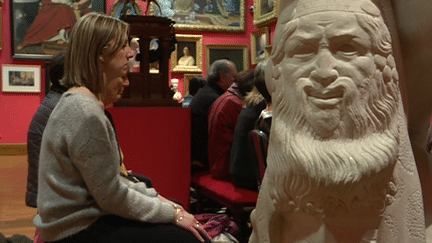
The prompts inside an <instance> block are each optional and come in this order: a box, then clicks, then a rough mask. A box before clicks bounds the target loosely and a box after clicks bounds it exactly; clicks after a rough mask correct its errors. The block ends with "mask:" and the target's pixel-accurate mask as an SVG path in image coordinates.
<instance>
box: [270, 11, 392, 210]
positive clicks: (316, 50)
mask: <svg viewBox="0 0 432 243" xmlns="http://www.w3.org/2000/svg"><path fill="white" fill-rule="evenodd" d="M275 36H278V37H277V38H276V37H275V38H276V41H275V44H274V51H273V53H272V57H271V58H270V59H269V65H267V67H266V74H268V75H267V76H266V84H267V85H268V86H269V90H270V91H271V94H272V101H273V121H272V127H271V136H270V144H269V152H268V158H267V160H268V167H267V169H266V177H268V178H275V179H274V182H272V183H274V184H275V186H274V188H275V190H274V191H275V192H274V198H283V197H285V196H286V200H294V199H293V198H296V199H295V200H298V202H296V203H297V205H299V206H300V207H303V206H305V207H308V206H307V205H309V204H313V201H314V200H315V199H317V198H319V200H322V201H320V202H319V203H317V211H320V209H319V207H324V205H329V206H328V207H331V206H330V204H328V200H333V199H334V200H335V201H337V202H339V201H344V200H348V201H344V202H343V203H347V205H348V206H347V207H351V206H353V205H351V202H353V201H351V200H352V199H353V198H355V197H357V196H359V195H363V193H365V191H368V190H369V189H370V190H372V189H373V190H378V191H379V190H381V189H382V187H378V186H376V185H377V184H376V183H381V182H384V184H380V185H381V186H383V185H384V186H385V185H386V184H385V183H387V182H388V176H389V175H391V173H390V172H391V171H392V166H393V165H394V163H395V161H396V158H397V153H398V133H397V131H398V130H397V120H396V119H395V118H397V110H398V97H399V90H398V76H397V70H396V67H395V63H394V59H393V56H392V54H391V42H390V35H389V33H388V31H387V29H386V26H385V25H384V22H383V20H382V19H381V18H380V17H379V16H375V17H373V16H370V15H367V14H362V13H356V14H353V13H351V12H343V11H334V12H332V11H322V12H317V13H312V14H308V15H305V16H302V17H299V18H296V19H293V20H291V21H290V22H288V23H285V24H279V25H278V26H277V27H276V31H275ZM349 183H353V184H355V185H358V187H356V189H354V187H350V186H346V185H347V184H349ZM358 183H360V184H358ZM362 183H365V184H362ZM320 186H322V187H321V189H322V188H327V187H328V188H331V187H334V188H335V187H338V188H339V189H338V190H339V192H340V193H341V194H340V195H336V196H335V195H331V191H326V190H321V189H319V188H320ZM374 186H375V187H374ZM312 188H314V189H312ZM344 190H346V195H348V196H347V197H350V196H352V195H354V196H353V198H349V199H347V198H345V199H343V200H339V198H338V197H339V196H342V195H345V191H344ZM378 191H377V193H378V194H379V192H378ZM342 192H344V193H342ZM348 192H349V193H348ZM272 193H273V192H272ZM327 193H330V194H327ZM283 195H285V196H283ZM291 196H292V197H291ZM314 197H316V198H314ZM333 197H335V198H333ZM359 197H361V196H359ZM312 198H313V199H312ZM377 198H378V199H377V200H378V202H382V201H381V200H382V198H381V197H380V196H377ZM278 200H279V199H278ZM317 200H318V199H317ZM282 201H283V200H282ZM372 201H373V200H372ZM315 202H318V201H315ZM368 203H370V202H368ZM373 203H375V202H373ZM373 203H372V204H373ZM332 205H333V204H332ZM336 205H337V204H336ZM326 207H327V206H326ZM334 208H335V209H336V210H337V207H336V206H335V207H334Z"/></svg>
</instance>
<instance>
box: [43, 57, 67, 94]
mask: <svg viewBox="0 0 432 243" xmlns="http://www.w3.org/2000/svg"><path fill="white" fill-rule="evenodd" d="M64 60H65V53H64V52H62V53H60V54H58V55H56V56H55V57H54V58H53V60H52V61H51V64H50V66H49V71H48V72H49V80H50V82H51V87H50V89H51V90H54V91H56V92H59V93H63V92H65V91H66V90H67V88H66V87H63V86H62V85H61V84H60V82H59V81H60V79H61V78H63V74H64Z"/></svg>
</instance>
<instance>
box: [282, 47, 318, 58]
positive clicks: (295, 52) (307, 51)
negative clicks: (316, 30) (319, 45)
mask: <svg viewBox="0 0 432 243" xmlns="http://www.w3.org/2000/svg"><path fill="white" fill-rule="evenodd" d="M316 52H317V50H316V48H314V47H313V46H312V45H307V44H299V45H297V46H295V48H293V49H292V50H291V51H290V52H289V54H290V56H291V57H293V58H300V59H307V58H310V57H312V56H314V55H315V54H316Z"/></svg>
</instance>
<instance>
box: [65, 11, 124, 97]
mask: <svg viewBox="0 0 432 243" xmlns="http://www.w3.org/2000/svg"><path fill="white" fill-rule="evenodd" d="M128 33H129V25H128V24H127V23H125V22H123V21H121V20H119V19H116V18H113V17H111V16H108V15H104V14H100V13H89V14H86V15H84V16H83V17H81V18H80V19H79V20H78V22H77V23H76V24H75V26H74V27H73V29H72V33H71V36H70V39H69V43H68V46H67V51H66V57H65V74H64V78H63V79H62V80H61V81H60V82H61V84H62V85H63V86H65V87H68V88H70V87H76V86H85V87H87V88H88V89H89V90H90V91H91V92H93V93H94V94H95V95H97V94H99V93H101V92H102V90H103V87H104V80H103V72H102V63H101V62H100V56H101V54H102V51H103V50H105V49H107V48H108V47H109V44H110V42H112V44H111V45H112V47H111V48H110V49H107V51H108V52H107V53H106V54H107V56H111V55H113V54H115V53H117V52H118V51H119V50H120V49H121V48H122V47H123V46H124V45H125V44H127V41H128V39H127V38H126V37H125V36H127V35H128Z"/></svg>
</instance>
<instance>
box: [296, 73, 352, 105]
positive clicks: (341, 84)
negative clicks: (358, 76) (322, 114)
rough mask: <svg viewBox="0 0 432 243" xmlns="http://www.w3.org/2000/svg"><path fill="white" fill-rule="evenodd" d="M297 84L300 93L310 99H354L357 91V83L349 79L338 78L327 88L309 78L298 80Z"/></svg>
mask: <svg viewBox="0 0 432 243" xmlns="http://www.w3.org/2000/svg"><path fill="white" fill-rule="evenodd" d="M297 84H298V87H297V90H298V91H302V92H304V93H305V94H306V95H307V96H308V97H312V98H315V99H321V100H329V99H335V98H336V99H342V98H348V97H352V94H353V93H354V92H355V91H356V89H357V87H356V84H355V82H354V81H353V80H352V79H350V78H347V77H340V78H337V79H336V80H335V81H333V82H331V83H330V84H329V85H327V86H324V85H322V83H320V82H317V81H314V80H311V79H309V78H301V79H298V80H297Z"/></svg>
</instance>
